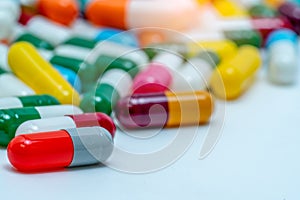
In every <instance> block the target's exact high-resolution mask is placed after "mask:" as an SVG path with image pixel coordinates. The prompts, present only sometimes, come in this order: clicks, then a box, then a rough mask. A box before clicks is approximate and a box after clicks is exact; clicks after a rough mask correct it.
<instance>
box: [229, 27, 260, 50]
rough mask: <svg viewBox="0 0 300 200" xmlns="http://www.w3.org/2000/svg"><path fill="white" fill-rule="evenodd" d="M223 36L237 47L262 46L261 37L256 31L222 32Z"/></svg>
mask: <svg viewBox="0 0 300 200" xmlns="http://www.w3.org/2000/svg"><path fill="white" fill-rule="evenodd" d="M224 35H225V37H226V38H227V39H229V40H231V41H233V42H234V43H235V44H236V45H238V46H242V45H252V46H255V47H258V48H259V47H261V45H262V36H261V34H260V33H259V32H258V31H256V30H238V31H224Z"/></svg>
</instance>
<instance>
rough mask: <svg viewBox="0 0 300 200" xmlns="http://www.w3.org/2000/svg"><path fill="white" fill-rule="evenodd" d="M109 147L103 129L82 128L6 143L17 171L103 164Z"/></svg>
mask: <svg viewBox="0 0 300 200" xmlns="http://www.w3.org/2000/svg"><path fill="white" fill-rule="evenodd" d="M113 147H114V146H113V140H112V136H111V134H110V133H109V132H108V131H107V130H106V129H105V128H102V127H99V126H98V127H82V128H72V129H66V130H56V131H50V132H42V133H34V134H27V135H19V136H17V137H15V138H14V139H13V140H12V141H11V142H10V143H9V145H8V148H7V156H8V159H9V161H10V163H11V164H12V165H13V167H14V168H16V169H17V170H19V171H23V172H34V171H47V170H56V169H60V168H65V167H75V166H83V165H92V164H97V163H100V162H105V161H106V160H107V159H108V158H109V156H110V155H111V154H112V151H113Z"/></svg>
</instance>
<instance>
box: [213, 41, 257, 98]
mask: <svg viewBox="0 0 300 200" xmlns="http://www.w3.org/2000/svg"><path fill="white" fill-rule="evenodd" d="M260 65H261V56H260V53H259V50H258V49H257V48H255V47H253V46H250V45H245V46H242V47H241V48H240V49H239V50H238V52H237V54H236V55H235V56H234V57H232V58H231V59H229V60H227V61H224V62H222V63H221V64H220V65H219V66H218V67H217V68H216V69H215V70H214V72H213V74H212V76H211V80H210V87H211V89H212V91H213V92H214V94H215V95H216V96H218V97H220V98H223V99H228V100H230V99H235V98H237V97H239V96H240V95H241V94H242V93H243V92H244V91H245V90H246V89H247V88H248V87H249V86H250V85H251V83H252V82H253V79H254V77H255V74H256V72H257V71H258V69H259V68H260Z"/></svg>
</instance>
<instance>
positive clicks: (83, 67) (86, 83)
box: [50, 56, 101, 92]
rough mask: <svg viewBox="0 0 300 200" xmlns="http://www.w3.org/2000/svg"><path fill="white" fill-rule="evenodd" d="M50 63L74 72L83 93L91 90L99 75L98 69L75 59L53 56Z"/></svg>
mask: <svg viewBox="0 0 300 200" xmlns="http://www.w3.org/2000/svg"><path fill="white" fill-rule="evenodd" d="M50 63H51V64H56V65H60V66H62V67H65V68H68V69H70V70H72V71H74V72H75V73H76V74H77V75H78V76H79V79H80V80H81V84H82V91H83V92H87V91H89V90H90V89H92V88H93V86H95V84H96V82H97V79H98V78H99V76H100V74H101V69H100V68H97V67H95V66H94V65H91V64H88V63H86V62H84V61H82V60H79V59H75V58H67V57H62V56H53V57H52V58H51V60H50Z"/></svg>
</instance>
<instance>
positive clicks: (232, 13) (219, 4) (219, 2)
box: [213, 0, 247, 17]
mask: <svg viewBox="0 0 300 200" xmlns="http://www.w3.org/2000/svg"><path fill="white" fill-rule="evenodd" d="M213 5H214V7H215V8H216V9H217V10H218V12H219V13H220V14H221V15H222V16H224V17H246V16H247V11H246V10H245V9H243V8H241V7H240V6H239V5H237V4H236V3H234V2H233V1H229V0H215V1H213Z"/></svg>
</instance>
